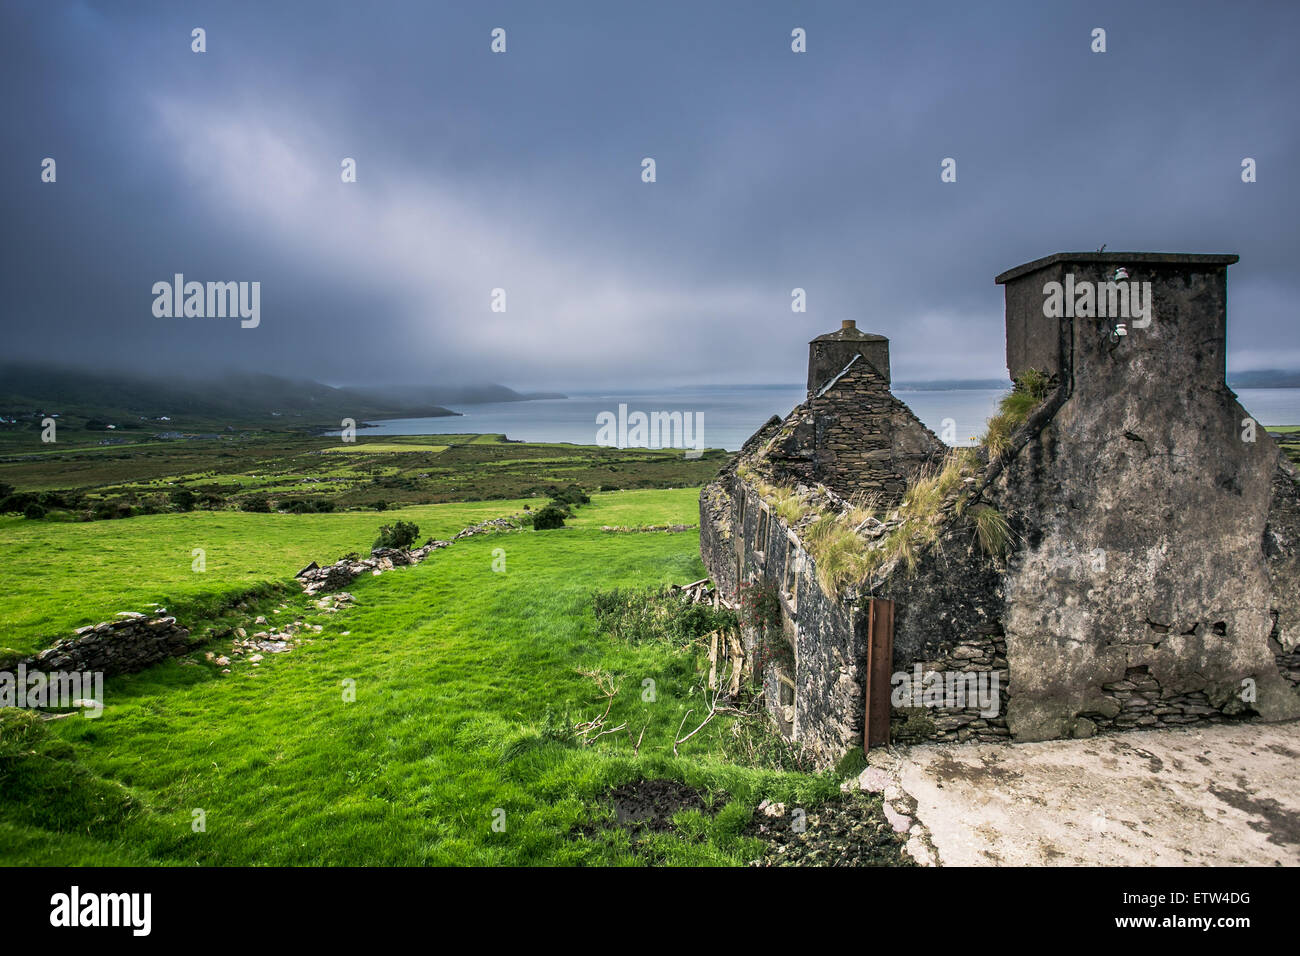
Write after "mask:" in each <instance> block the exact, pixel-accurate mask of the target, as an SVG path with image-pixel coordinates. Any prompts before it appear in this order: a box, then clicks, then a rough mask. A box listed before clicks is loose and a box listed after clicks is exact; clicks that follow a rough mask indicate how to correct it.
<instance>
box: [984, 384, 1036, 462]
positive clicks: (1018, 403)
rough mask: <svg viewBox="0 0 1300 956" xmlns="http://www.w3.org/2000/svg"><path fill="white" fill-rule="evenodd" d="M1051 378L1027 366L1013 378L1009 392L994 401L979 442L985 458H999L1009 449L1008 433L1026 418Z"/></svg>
mask: <svg viewBox="0 0 1300 956" xmlns="http://www.w3.org/2000/svg"><path fill="white" fill-rule="evenodd" d="M1050 390H1051V380H1050V379H1049V378H1048V377H1047V376H1046V375H1044V374H1043V373H1042V372H1040V371H1038V370H1037V369H1033V368H1031V369H1027V370H1026V371H1025V372H1024V373H1023V374H1021V376H1020V377H1019V378H1017V379H1016V381H1015V387H1014V388H1012V390H1011V393H1010V394H1009V395H1007V396H1006V397H1005V398H1003V399H1002V401H1001V402H999V403H998V413H997V414H996V415H994V416H993V417H992V418H990V419H989V423H988V428H987V430H986V431H985V432H984V437H983V438H982V439H980V444H981V445H982V446H983V447H984V448H985V449H987V450H988V453H989V458H990V459H993V458H999V457H1001V456H1002V455H1005V454H1006V453H1007V452H1008V451H1010V450H1011V436H1012V435H1013V434H1015V431H1016V429H1018V428H1019V427H1020V426H1021V425H1023V424H1024V423H1025V422H1026V421H1028V419H1029V415H1030V413H1032V412H1033V410H1034V409H1035V408H1037V407H1038V406H1039V405H1040V404H1042V402H1043V399H1045V398H1046V397H1047V393H1048V392H1049V391H1050Z"/></svg>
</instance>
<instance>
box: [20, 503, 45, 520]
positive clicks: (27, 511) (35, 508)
mask: <svg viewBox="0 0 1300 956" xmlns="http://www.w3.org/2000/svg"><path fill="white" fill-rule="evenodd" d="M23 517H24V518H30V519H31V520H32V521H40V520H41V519H42V518H44V517H45V509H44V508H42V507H41V506H40V505H38V504H37V503H36V502H34V501H33V502H32V503H31V504H29V505H28V506H27V507H26V508H24V509H23Z"/></svg>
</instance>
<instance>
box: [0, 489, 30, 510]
mask: <svg viewBox="0 0 1300 956" xmlns="http://www.w3.org/2000/svg"><path fill="white" fill-rule="evenodd" d="M35 503H38V502H37V501H36V495H34V494H32V493H31V492H30V491H15V492H14V493H13V494H12V495H8V496H7V497H6V498H5V499H4V501H0V512H4V513H6V514H7V513H9V512H14V511H16V512H19V513H21V512H23V511H26V510H27V506H28V505H30V504H35Z"/></svg>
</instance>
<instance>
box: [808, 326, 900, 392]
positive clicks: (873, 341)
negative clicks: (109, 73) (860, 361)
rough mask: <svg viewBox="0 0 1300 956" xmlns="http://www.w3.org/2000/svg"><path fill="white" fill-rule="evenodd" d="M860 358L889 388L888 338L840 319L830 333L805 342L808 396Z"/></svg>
mask: <svg viewBox="0 0 1300 956" xmlns="http://www.w3.org/2000/svg"><path fill="white" fill-rule="evenodd" d="M855 355H861V356H862V357H863V358H864V359H866V360H867V362H868V363H870V365H871V367H872V368H873V369H875V370H876V372H877V373H879V374H880V375H881V376H882V377H883V378H884V379H885V385H886V386H888V385H889V339H887V338H885V337H884V336H883V335H872V334H871V333H870V332H863V331H862V330H861V329H859V328H858V323H857V322H856V321H854V320H853V319H844V320H843V321H841V322H840V327H839V329H838V330H836V331H834V332H827V333H826V334H825V335H819V336H817V338H815V339H813V340H812V341H811V342H809V343H808V397H809V398H812V397H813V395H815V394H816V393H817V391H818V390H819V389H820V388H821V387H822V386H823V385H825V384H826V383H827V382H829V381H830V380H831V379H833V378H834V377H835V376H836V375H839V374H840V372H842V371H844V368H845V366H846V365H848V364H849V362H851V361H853V356H855Z"/></svg>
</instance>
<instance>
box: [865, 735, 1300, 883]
mask: <svg viewBox="0 0 1300 956" xmlns="http://www.w3.org/2000/svg"><path fill="white" fill-rule="evenodd" d="M869 764H870V766H868V768H867V770H865V771H864V772H863V774H862V775H861V776H860V777H859V778H858V785H859V786H861V787H863V788H864V789H868V790H875V791H882V792H883V793H884V796H885V800H886V804H887V806H888V807H889V813H890V820H891V821H892V822H893V823H894V826H895V829H896V830H898V831H899V832H903V831H909V832H910V833H911V839H910V840H909V843H908V848H909V851H911V852H912V855H913V856H915V857H916V858H917V859H918V860H919V861H920V862H923V863H930V864H933V863H936V862H937V863H941V864H943V865H946V866H1044V865H1058V866H1084V865H1094V866H1095V865H1102V866H1153V865H1166V866H1168V865H1172V866H1177V865H1187V866H1202V865H1220V866H1275V865H1285V866H1296V865H1300V722H1291V723H1286V724H1259V723H1253V724H1220V725H1211V726H1207V727H1203V728H1198V729H1195V730H1190V729H1178V730H1156V731H1142V732H1134V733H1127V734H1117V735H1113V736H1104V737H1093V738H1091V739H1087V740H1054V741H1047V742H1044V743H1030V744H1008V745H998V744H939V745H932V746H922V747H912V748H906V749H898V750H884V751H876V752H873V753H872V755H871V757H870V761H869Z"/></svg>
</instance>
